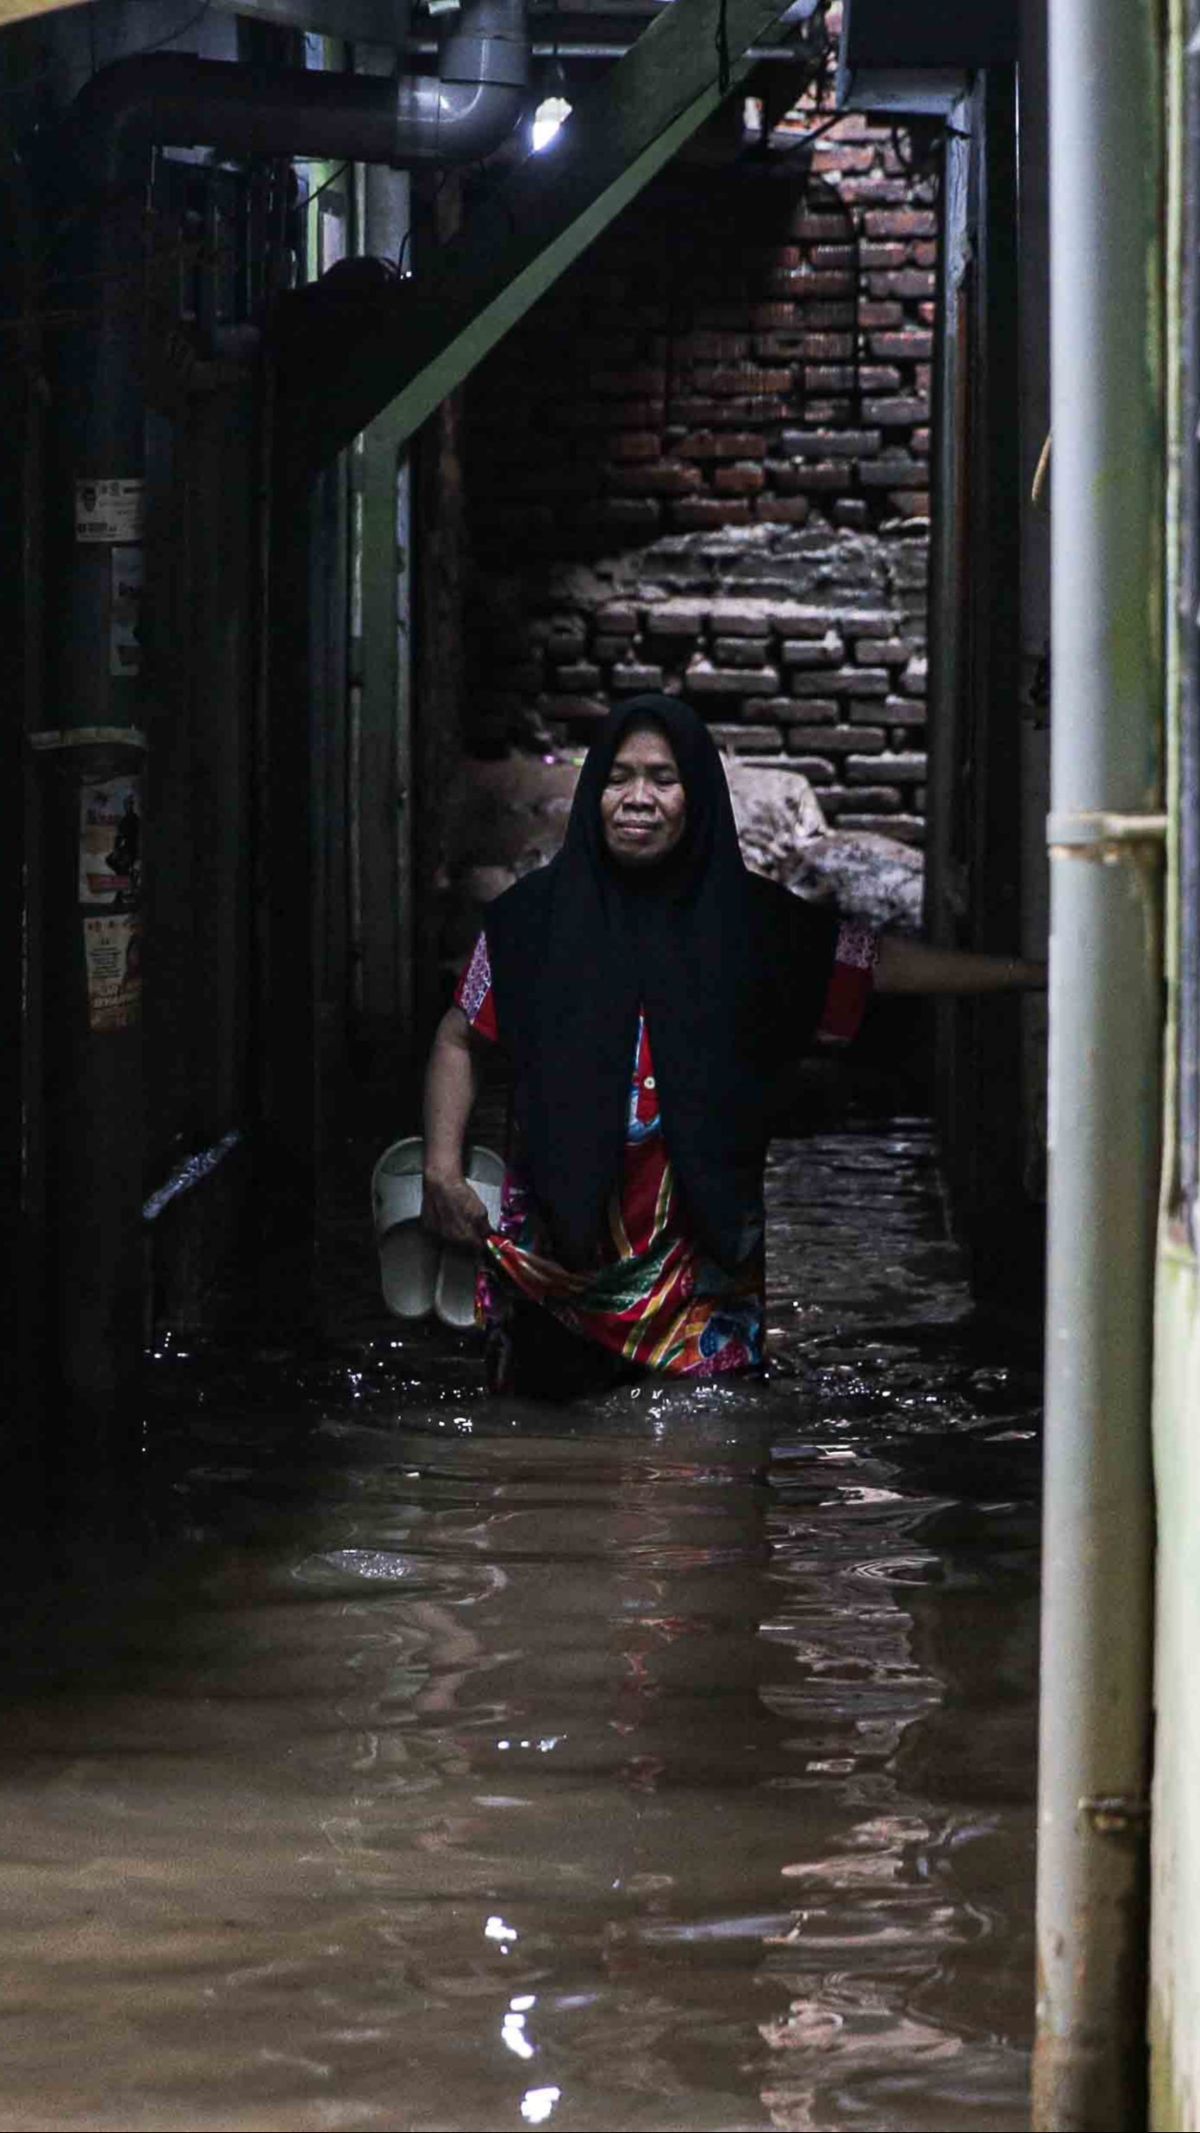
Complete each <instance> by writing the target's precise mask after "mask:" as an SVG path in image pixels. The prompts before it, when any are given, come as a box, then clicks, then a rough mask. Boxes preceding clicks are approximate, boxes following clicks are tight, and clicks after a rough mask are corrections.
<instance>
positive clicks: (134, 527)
mask: <svg viewBox="0 0 1200 2133" xmlns="http://www.w3.org/2000/svg"><path fill="white" fill-rule="evenodd" d="M145 522H146V484H145V482H144V481H140V480H132V479H131V480H128V481H91V480H83V481H77V482H76V484H75V538H76V540H77V541H140V540H141V538H142V532H143V529H144V526H145Z"/></svg>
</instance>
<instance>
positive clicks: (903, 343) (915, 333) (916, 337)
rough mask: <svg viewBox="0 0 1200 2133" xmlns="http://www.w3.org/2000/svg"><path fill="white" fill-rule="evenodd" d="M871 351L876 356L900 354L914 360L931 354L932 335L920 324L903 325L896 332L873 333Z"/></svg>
mask: <svg viewBox="0 0 1200 2133" xmlns="http://www.w3.org/2000/svg"><path fill="white" fill-rule="evenodd" d="M871 353H872V355H877V356H900V357H902V358H903V357H907V358H908V359H909V360H910V361H915V360H917V359H918V358H919V357H922V356H931V355H932V354H933V335H932V334H931V333H928V332H926V330H925V329H924V327H921V326H904V327H902V328H901V329H900V331H899V332H898V333H873V334H872V335H871Z"/></svg>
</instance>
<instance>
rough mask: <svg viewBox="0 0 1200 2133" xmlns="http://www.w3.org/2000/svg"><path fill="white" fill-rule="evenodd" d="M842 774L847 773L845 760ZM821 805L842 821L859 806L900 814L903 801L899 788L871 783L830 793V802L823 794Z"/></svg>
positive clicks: (828, 813) (872, 810) (826, 811)
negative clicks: (845, 790) (847, 790)
mask: <svg viewBox="0 0 1200 2133" xmlns="http://www.w3.org/2000/svg"><path fill="white" fill-rule="evenodd" d="M842 775H843V776H844V775H845V768H844V760H843V767H842ZM821 805H822V807H823V808H824V809H825V813H826V814H827V815H836V817H837V819H838V821H839V822H840V821H841V819H842V817H843V815H845V814H846V813H847V812H848V811H849V810H851V809H858V808H863V809H866V808H869V809H870V810H871V812H872V813H873V814H880V815H881V814H884V813H894V814H899V812H900V809H901V805H902V802H901V798H900V793H899V790H898V789H897V788H895V787H892V786H887V785H871V786H868V787H866V788H865V789H861V788H860V789H859V790H857V791H854V790H851V791H849V792H836V793H830V795H829V800H828V803H827V802H826V801H825V799H824V796H822V800H821Z"/></svg>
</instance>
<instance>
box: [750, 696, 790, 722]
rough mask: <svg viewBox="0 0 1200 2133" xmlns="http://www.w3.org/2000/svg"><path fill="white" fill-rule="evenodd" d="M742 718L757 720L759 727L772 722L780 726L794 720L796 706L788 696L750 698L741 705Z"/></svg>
mask: <svg viewBox="0 0 1200 2133" xmlns="http://www.w3.org/2000/svg"><path fill="white" fill-rule="evenodd" d="M742 717H743V718H745V719H757V721H758V723H759V725H760V726H761V725H763V724H764V723H766V722H769V721H772V720H773V721H774V723H775V724H776V725H777V726H781V725H784V724H785V723H786V722H787V720H788V719H792V720H794V719H795V717H796V706H795V704H794V703H793V702H792V699H791V697H790V696H750V697H748V698H747V699H746V702H745V703H744V704H743V705H742Z"/></svg>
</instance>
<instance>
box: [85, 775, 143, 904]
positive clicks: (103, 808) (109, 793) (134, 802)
mask: <svg viewBox="0 0 1200 2133" xmlns="http://www.w3.org/2000/svg"><path fill="white" fill-rule="evenodd" d="M141 855H142V799H141V779H140V778H130V777H124V778H110V779H107V780H106V781H105V783H104V784H103V785H96V784H86V785H82V786H81V787H80V790H79V901H80V903H81V904H106V905H107V906H108V907H109V909H110V910H113V911H127V910H129V909H131V907H132V906H133V905H134V904H136V903H137V901H138V898H139V896H140V894H141V887H142V856H141Z"/></svg>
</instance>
